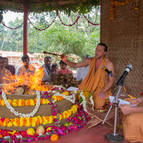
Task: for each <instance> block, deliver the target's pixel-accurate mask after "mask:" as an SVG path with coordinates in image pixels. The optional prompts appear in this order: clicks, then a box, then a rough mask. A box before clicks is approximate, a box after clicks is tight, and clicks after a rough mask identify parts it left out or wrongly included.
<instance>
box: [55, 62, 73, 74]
mask: <svg viewBox="0 0 143 143" xmlns="http://www.w3.org/2000/svg"><path fill="white" fill-rule="evenodd" d="M58 73H59V74H72V71H71V70H70V69H68V68H67V64H66V63H65V62H63V61H62V60H61V61H60V69H59V70H58Z"/></svg>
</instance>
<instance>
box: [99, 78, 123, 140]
mask: <svg viewBox="0 0 143 143" xmlns="http://www.w3.org/2000/svg"><path fill="white" fill-rule="evenodd" d="M122 86H123V81H122V82H120V83H119V85H118V91H117V93H116V96H115V98H114V100H113V102H112V104H111V106H110V108H109V110H108V112H107V114H106V116H105V118H104V120H103V122H102V124H104V122H105V121H106V119H107V117H108V115H109V113H110V111H111V109H112V107H113V105H114V106H115V113H114V131H113V133H108V134H106V135H105V138H106V139H107V140H108V141H111V142H121V141H123V140H124V138H123V136H122V135H120V134H117V117H118V104H119V101H118V99H119V95H120V92H121V89H122Z"/></svg>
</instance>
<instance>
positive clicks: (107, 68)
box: [0, 43, 143, 142]
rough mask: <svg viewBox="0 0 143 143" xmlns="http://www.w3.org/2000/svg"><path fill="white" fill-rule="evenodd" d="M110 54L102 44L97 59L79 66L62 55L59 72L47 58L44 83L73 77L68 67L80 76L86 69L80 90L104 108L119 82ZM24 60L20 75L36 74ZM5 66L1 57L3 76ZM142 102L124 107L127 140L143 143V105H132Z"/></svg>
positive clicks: (27, 58) (96, 53) (24, 59)
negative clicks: (52, 78) (61, 76)
mask: <svg viewBox="0 0 143 143" xmlns="http://www.w3.org/2000/svg"><path fill="white" fill-rule="evenodd" d="M107 51H108V47H107V45H106V44H105V43H99V44H98V45H97V47H96V49H95V56H94V57H86V58H85V59H84V60H83V61H81V62H79V63H74V62H71V61H69V60H68V59H67V56H66V55H62V56H61V61H60V63H59V64H60V69H58V66H57V64H55V63H54V64H51V62H52V60H51V57H49V56H47V57H45V59H44V65H43V66H42V67H43V69H44V76H43V79H42V81H43V82H44V83H45V82H47V81H49V80H50V78H49V77H50V74H51V73H52V72H53V73H55V74H57V73H62V74H72V71H71V70H69V69H68V68H67V65H68V66H70V67H72V68H79V69H78V70H79V74H80V73H82V72H80V70H81V68H85V69H86V73H85V74H84V75H83V76H82V78H79V80H82V82H81V83H79V85H78V89H79V90H87V91H88V92H90V93H92V96H93V100H94V107H95V110H96V109H102V108H103V107H104V105H105V103H106V101H107V100H108V97H109V96H110V95H112V92H111V87H112V86H113V83H114V80H115V72H114V65H113V63H112V62H111V61H110V60H109V59H108V58H106V54H107ZM22 61H23V63H24V67H21V68H20V69H19V71H18V74H25V73H27V72H29V73H33V71H34V70H35V69H34V67H32V65H30V64H29V57H28V56H23V57H22ZM2 65H3V58H2V57H0V76H1V77H2ZM22 68H23V69H22ZM3 69H4V68H3ZM77 75H78V74H77ZM141 102H143V97H141V98H137V99H134V100H132V101H131V104H130V105H122V106H120V109H121V111H122V112H123V114H124V117H125V118H124V120H123V131H124V136H125V139H127V140H129V141H130V142H143V124H142V121H143V106H139V107H138V106H132V104H136V105H138V104H139V103H141Z"/></svg>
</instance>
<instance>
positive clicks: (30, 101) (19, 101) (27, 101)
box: [0, 96, 63, 107]
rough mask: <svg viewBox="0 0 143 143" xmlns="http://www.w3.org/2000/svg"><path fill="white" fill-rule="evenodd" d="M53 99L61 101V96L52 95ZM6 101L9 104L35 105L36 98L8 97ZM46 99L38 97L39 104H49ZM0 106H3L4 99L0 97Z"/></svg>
mask: <svg viewBox="0 0 143 143" xmlns="http://www.w3.org/2000/svg"><path fill="white" fill-rule="evenodd" d="M52 98H53V100H55V101H56V102H57V101H61V100H63V97H62V96H53V97H52ZM8 102H9V103H10V105H11V106H14V107H16V106H35V104H36V102H37V99H8ZM49 102H50V101H49V100H48V99H44V98H41V99H40V104H49ZM0 106H5V103H4V100H3V99H0Z"/></svg>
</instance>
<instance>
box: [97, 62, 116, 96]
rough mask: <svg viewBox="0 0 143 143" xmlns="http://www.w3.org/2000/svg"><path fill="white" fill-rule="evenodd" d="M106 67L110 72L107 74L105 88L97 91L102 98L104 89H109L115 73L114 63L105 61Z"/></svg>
mask: <svg viewBox="0 0 143 143" xmlns="http://www.w3.org/2000/svg"><path fill="white" fill-rule="evenodd" d="M106 68H107V69H108V70H109V71H111V73H110V74H108V81H107V83H106V86H105V88H104V89H103V90H102V91H101V92H100V93H99V96H101V97H102V98H105V93H106V91H108V89H110V88H111V87H112V85H113V83H114V80H115V78H114V75H115V71H114V65H113V63H112V62H111V61H108V62H107V65H106Z"/></svg>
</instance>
